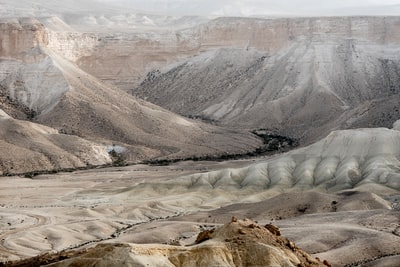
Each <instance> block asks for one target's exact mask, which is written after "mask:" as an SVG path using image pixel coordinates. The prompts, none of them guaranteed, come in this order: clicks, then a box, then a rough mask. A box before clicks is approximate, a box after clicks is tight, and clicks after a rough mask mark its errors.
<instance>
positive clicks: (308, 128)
mask: <svg viewBox="0 0 400 267" xmlns="http://www.w3.org/2000/svg"><path fill="white" fill-rule="evenodd" d="M399 25H400V18H398V17H387V18H385V17H375V18H374V17H350V18H340V17H337V18H301V19H277V20H259V19H230V18H223V19H217V20H215V21H212V22H210V23H208V24H205V25H202V26H199V27H198V28H196V29H190V30H186V31H183V32H180V37H181V38H183V40H187V42H191V44H192V47H197V48H196V49H197V51H198V55H197V56H195V57H193V58H190V59H187V60H182V61H181V62H180V63H178V64H175V65H173V66H171V67H170V68H169V69H161V72H158V71H155V72H153V73H152V74H150V75H148V76H147V78H146V79H145V80H144V81H143V82H142V83H141V85H140V86H138V87H137V88H135V89H134V90H132V92H133V94H135V95H137V96H139V97H142V98H145V99H147V100H148V101H150V102H153V103H156V104H158V105H161V106H163V107H166V108H167V109H170V110H172V111H174V112H177V113H180V114H183V115H190V116H196V117H201V118H205V119H207V120H213V121H217V122H218V123H221V124H223V125H230V126H239V127H245V128H250V129H254V128H267V129H271V130H273V131H276V132H279V133H281V134H284V135H290V136H293V137H296V138H301V139H303V140H304V141H305V142H310V141H313V140H316V139H318V138H321V137H323V136H325V135H326V134H328V133H329V132H330V131H331V130H332V129H337V128H352V127H381V126H384V127H391V125H392V123H393V122H394V121H395V120H396V119H397V118H398V117H399V116H400V113H399V107H398V104H397V103H398V101H397V100H398V97H399V96H398V93H399V92H400V87H399V84H400V68H399V66H400V56H399V51H400V30H399V27H398V26H399ZM181 41H182V40H181ZM203 50H204V51H206V50H213V52H210V51H209V52H204V53H203V52H201V51H203ZM385 99H386V100H388V101H385ZM395 99H397V100H395ZM388 103H389V104H388ZM372 106H373V107H374V110H372ZM388 106H390V108H389V107H388Z"/></svg>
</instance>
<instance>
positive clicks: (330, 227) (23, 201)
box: [0, 160, 400, 266]
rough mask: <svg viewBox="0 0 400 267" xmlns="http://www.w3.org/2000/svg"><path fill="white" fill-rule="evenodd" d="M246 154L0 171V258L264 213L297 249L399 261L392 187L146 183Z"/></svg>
mask: <svg viewBox="0 0 400 267" xmlns="http://www.w3.org/2000/svg"><path fill="white" fill-rule="evenodd" d="M253 161H256V160H251V161H249V160H248V161H245V160H242V161H227V162H180V163H176V164H172V165H169V166H147V165H135V166H128V167H118V168H108V169H98V170H88V171H77V172H74V173H59V174H56V175H39V176H36V177H34V178H33V179H27V178H21V177H2V178H1V179H0V218H1V220H0V230H1V232H0V262H3V263H4V262H7V261H12V260H18V259H24V258H28V257H32V256H36V255H39V254H42V253H44V252H49V251H51V252H56V251H68V250H71V249H76V248H87V247H91V246H94V245H96V244H98V243H102V242H124V243H125V242H127V243H164V244H180V245H188V244H192V243H193V242H194V241H195V238H196V236H197V234H198V233H199V232H200V231H202V230H204V229H209V228H213V227H215V226H218V225H221V224H223V223H226V222H228V221H229V220H230V218H231V217H232V216H236V217H238V218H245V217H247V218H250V219H253V220H257V221H258V222H259V223H262V224H264V223H270V222H272V223H274V224H275V225H277V226H279V227H280V229H281V232H282V234H283V235H284V236H286V237H288V238H289V239H291V240H293V241H294V242H295V243H296V245H298V246H299V247H300V248H303V249H304V250H305V251H307V252H309V253H311V254H312V255H314V256H316V257H319V258H320V259H326V260H328V261H329V262H330V263H331V264H333V266H344V265H346V264H347V265H348V266H356V265H357V264H359V263H363V264H366V265H365V266H395V263H396V262H397V263H398V262H399V257H400V247H399V246H398V244H399V243H400V212H399V211H398V210H395V209H392V207H391V202H393V201H394V200H395V199H396V198H398V197H399V196H396V195H393V194H390V195H391V199H389V198H388V196H384V195H382V197H386V199H387V200H384V198H381V197H380V196H378V195H375V194H372V193H369V192H361V191H354V190H350V191H349V190H347V191H342V192H337V193H327V192H323V191H321V190H319V191H317V190H312V191H311V190H308V191H293V192H287V193H282V194H280V193H277V192H275V191H274V192H272V191H271V190H267V191H265V192H260V191H258V190H257V189H251V190H250V189H235V188H229V186H225V188H226V189H221V188H218V186H215V187H214V188H210V189H209V190H205V189H204V188H199V189H195V188H191V189H190V190H187V188H186V189H185V188H184V187H183V186H181V185H180V184H179V183H177V184H176V185H175V186H174V187H173V188H172V187H171V188H168V189H169V191H167V193H166V191H162V190H160V191H158V189H157V187H155V186H149V185H150V184H152V185H154V184H158V183H160V184H162V183H163V182H165V181H167V180H168V181H175V180H174V179H176V178H177V177H181V176H182V177H183V176H184V177H186V176H187V175H189V174H192V173H202V172H208V171H212V170H217V169H223V168H232V167H243V166H246V165H248V164H249V163H250V162H253ZM187 177H190V176H187ZM188 179H189V178H188ZM170 184H171V183H170ZM164 186H165V185H164ZM252 190H253V191H252ZM352 264H353V265H352ZM363 266H364V265H363Z"/></svg>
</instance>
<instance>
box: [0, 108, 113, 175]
mask: <svg viewBox="0 0 400 267" xmlns="http://www.w3.org/2000/svg"><path fill="white" fill-rule="evenodd" d="M0 147H1V153H0V175H11V174H16V173H17V174H18V173H24V172H25V173H26V172H33V171H36V170H60V169H67V168H70V169H71V168H78V167H87V166H94V165H104V164H107V163H111V158H110V156H109V155H108V153H107V149H106V147H105V146H102V145H100V144H96V143H94V142H89V141H86V140H84V139H82V138H79V137H76V136H69V135H64V134H59V133H58V131H57V130H55V129H52V128H49V127H46V126H43V125H39V124H35V123H31V122H26V121H20V120H15V119H12V118H11V117H9V116H8V115H7V114H5V113H4V112H3V111H2V110H0Z"/></svg>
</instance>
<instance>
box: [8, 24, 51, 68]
mask: <svg viewBox="0 0 400 267" xmlns="http://www.w3.org/2000/svg"><path fill="white" fill-rule="evenodd" d="M47 44H48V39H47V35H46V33H45V28H44V26H43V25H42V24H41V23H39V21H38V20H36V19H31V18H25V19H24V18H21V19H13V20H7V21H5V22H0V57H1V58H13V59H23V60H26V61H32V60H33V61H34V60H35V59H36V56H40V46H46V45H47Z"/></svg>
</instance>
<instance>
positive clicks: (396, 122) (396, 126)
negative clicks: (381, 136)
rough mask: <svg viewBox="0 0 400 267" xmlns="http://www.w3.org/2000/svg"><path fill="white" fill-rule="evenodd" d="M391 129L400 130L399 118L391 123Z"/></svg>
mask: <svg viewBox="0 0 400 267" xmlns="http://www.w3.org/2000/svg"><path fill="white" fill-rule="evenodd" d="M393 130H397V131H400V120H397V121H395V122H394V123H393Z"/></svg>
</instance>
